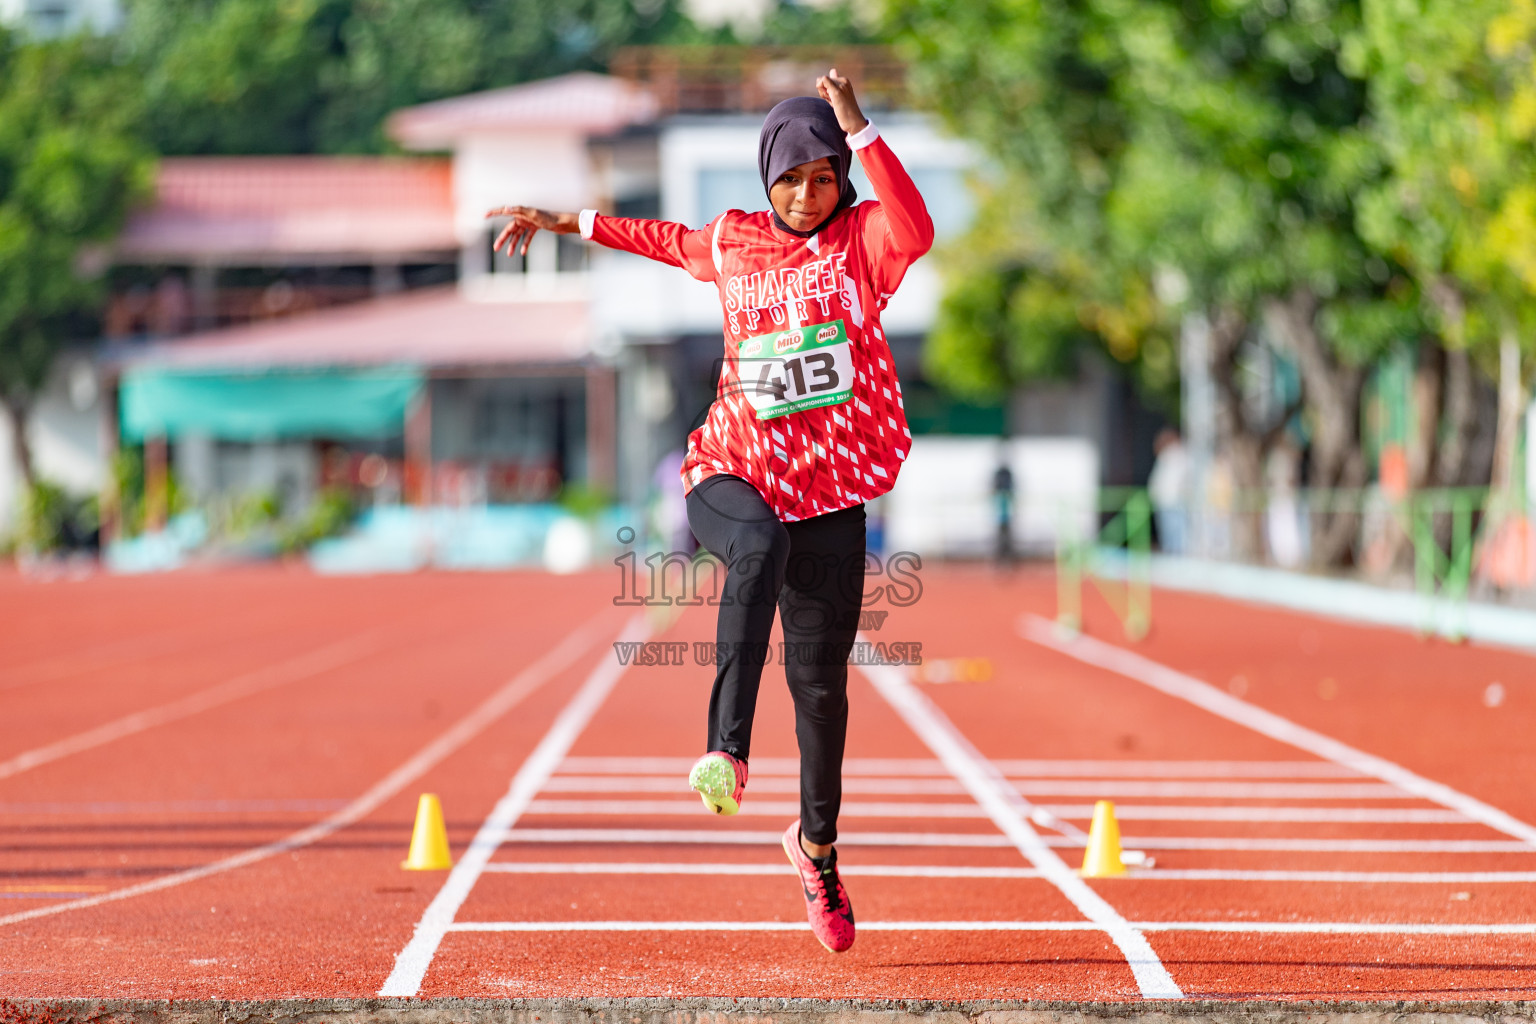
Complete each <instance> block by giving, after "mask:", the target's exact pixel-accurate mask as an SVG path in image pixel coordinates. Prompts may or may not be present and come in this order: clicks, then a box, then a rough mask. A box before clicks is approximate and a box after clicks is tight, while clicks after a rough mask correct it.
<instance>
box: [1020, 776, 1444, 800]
mask: <svg viewBox="0 0 1536 1024" xmlns="http://www.w3.org/2000/svg"><path fill="white" fill-rule="evenodd" d="M1009 781H1010V784H1011V785H1012V786H1013V788H1014V789H1017V790H1018V791H1019V792H1020V793H1023V794H1024V795H1025V796H1089V797H1094V798H1095V799H1100V800H1110V799H1115V798H1119V797H1132V796H1139V797H1149V796H1152V797H1164V798H1170V797H1171V798H1174V799H1179V798H1185V799H1193V798H1207V799H1230V800H1412V799H1414V798H1415V796H1416V794H1410V793H1404V792H1403V791H1402V790H1400V789H1398V788H1397V787H1395V786H1387V785H1382V784H1381V783H1377V782H1366V783H1359V782H1142V781H1139V780H1136V779H1084V780H1077V779H1071V780H1061V781H1051V780H1044V779H1042V780H1031V781H1024V782H1013V781H1012V780H1009Z"/></svg>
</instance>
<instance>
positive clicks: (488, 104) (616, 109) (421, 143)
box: [388, 71, 657, 149]
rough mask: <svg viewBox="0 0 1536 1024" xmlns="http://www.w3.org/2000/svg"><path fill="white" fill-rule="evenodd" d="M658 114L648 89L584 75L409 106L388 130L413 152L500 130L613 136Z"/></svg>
mask: <svg viewBox="0 0 1536 1024" xmlns="http://www.w3.org/2000/svg"><path fill="white" fill-rule="evenodd" d="M656 109H657V107H656V101H655V99H654V98H653V97H652V95H651V93H650V91H649V90H647V89H646V88H644V87H643V86H639V85H635V84H634V83H631V82H626V81H623V80H622V79H618V78H611V77H609V76H607V75H598V74H593V73H592V72H589V71H578V72H574V73H572V74H569V75H559V76H557V77H555V78H546V79H542V80H540V81H537V82H529V83H527V84H525V85H513V86H509V87H507V88H505V89H490V90H487V91H485V92H477V93H471V94H470V95H468V96H455V97H453V98H452V99H446V100H438V101H437V102H436V103H423V104H421V105H420V106H416V107H407V108H405V109H404V110H399V111H396V112H395V113H394V114H393V115H392V116H391V117H390V119H389V122H388V131H389V134H390V137H391V138H393V139H395V141H397V142H399V143H400V144H401V145H403V146H407V147H409V148H411V149H447V148H449V147H451V146H452V145H453V143H454V142H456V141H457V140H459V139H460V138H463V137H464V136H465V135H471V134H485V133H494V132H497V131H516V130H519V129H528V128H558V129H565V130H567V131H573V132H580V133H584V134H595V133H600V132H611V131H616V130H618V129H620V128H623V127H624V126H625V125H630V124H637V123H643V122H646V121H650V120H653V119H654V118H655V116H656Z"/></svg>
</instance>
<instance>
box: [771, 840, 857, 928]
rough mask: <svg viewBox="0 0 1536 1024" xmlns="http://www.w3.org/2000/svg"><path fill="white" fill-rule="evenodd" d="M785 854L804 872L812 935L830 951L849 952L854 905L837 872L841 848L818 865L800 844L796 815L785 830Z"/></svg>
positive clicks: (801, 882) (802, 880)
mask: <svg viewBox="0 0 1536 1024" xmlns="http://www.w3.org/2000/svg"><path fill="white" fill-rule="evenodd" d="M784 853H785V854H787V855H788V857H789V862H790V863H791V864H793V865H794V866H795V870H796V871H797V872H799V874H800V888H801V889H802V890H804V892H805V916H806V917H808V918H809V919H810V921H811V934H813V935H815V936H816V941H818V942H820V943H821V944H822V945H823V946H826V947H827V950H828V952H831V953H842V952H846V951H847V950H848V948H849V947H850V946H852V945H853V904H851V903H849V902H848V893H847V891H845V890H844V889H843V880H842V879H841V878H839V877H838V875H837V851H836V850H833V851H832V852H831V854H829V855H828V856H827V864H826V866H825V867H821V868H818V867H817V866H816V862H815V861H813V860H811V858H810V857H809V856H808V855H807V854H806V852H805V848H804V847H803V846H801V845H800V819H799V818H796V819H795V820H794V821H793V822H792V823H791V824H790V826H789V828H787V829H785V830H784Z"/></svg>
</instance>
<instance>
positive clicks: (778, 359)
mask: <svg viewBox="0 0 1536 1024" xmlns="http://www.w3.org/2000/svg"><path fill="white" fill-rule="evenodd" d="M736 355H737V361H738V364H739V365H738V372H739V374H740V377H741V390H742V394H744V395H745V396H746V397H747V400H748V401H750V402H751V403H752V407H753V408H754V409H756V410H757V418H758V419H760V420H771V419H774V418H775V417H778V416H786V415H788V414H789V413H792V412H803V411H805V410H806V409H819V408H821V407H822V406H824V405H838V404H839V403H842V402H846V401H848V399H849V398H850V397H852V395H853V351H852V347H851V343H850V342H849V340H848V333H847V332H846V331H845V330H844V329H843V322H842V321H841V320H834V321H832V322H831V323H829V324H815V325H814V326H810V327H791V328H790V329H788V330H785V331H777V332H775V333H773V334H759V335H758V336H757V337H755V338H748V339H747V340H746V341H743V342H741V343H740V344H739V345H737V346H736Z"/></svg>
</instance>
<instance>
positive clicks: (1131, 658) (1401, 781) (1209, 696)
mask: <svg viewBox="0 0 1536 1024" xmlns="http://www.w3.org/2000/svg"><path fill="white" fill-rule="evenodd" d="M1019 629H1020V632H1021V633H1022V634H1023V636H1024V637H1025V638H1026V639H1028V640H1030V641H1032V642H1034V643H1037V644H1039V645H1040V646H1042V647H1048V648H1050V649H1051V650H1054V651H1058V652H1060V653H1062V654H1064V655H1066V656H1067V657H1069V658H1075V659H1077V660H1078V661H1081V662H1083V663H1085V664H1088V665H1095V666H1097V667H1099V668H1102V669H1106V670H1108V671H1110V672H1114V673H1116V674H1117V675H1121V676H1124V677H1125V678H1127V679H1133V680H1135V681H1137V682H1139V683H1144V684H1146V685H1147V686H1150V687H1152V688H1153V689H1154V690H1157V691H1159V692H1161V693H1164V694H1167V695H1168V696H1170V697H1176V698H1178V699H1179V700H1183V701H1187V702H1188V703H1190V704H1193V705H1195V706H1196V707H1198V708H1201V709H1203V710H1205V711H1209V712H1210V713H1211V714H1213V715H1216V716H1218V717H1220V718H1225V719H1226V720H1227V721H1229V722H1235V723H1237V724H1238V725H1241V726H1245V727H1246V728H1249V729H1252V730H1253V731H1254V732H1257V733H1259V734H1261V735H1264V736H1268V737H1269V738H1270V739H1273V740H1278V741H1279V742H1281V743H1287V744H1290V745H1291V746H1293V747H1296V748H1297V749H1299V750H1305V751H1306V752H1307V753H1309V754H1315V755H1317V756H1318V757H1321V758H1324V759H1325V760H1328V761H1332V762H1334V763H1335V764H1339V765H1343V766H1345V767H1347V768H1350V769H1353V770H1354V771H1357V772H1359V773H1360V774H1362V775H1368V776H1371V777H1373V778H1377V779H1380V780H1381V781H1383V782H1386V783H1388V784H1390V785H1393V786H1397V787H1398V788H1399V789H1402V790H1404V791H1405V792H1408V793H1412V794H1413V795H1414V796H1417V797H1420V798H1422V799H1424V800H1428V801H1430V802H1431V803H1436V804H1439V805H1440V806H1442V807H1448V808H1450V809H1451V810H1453V811H1457V812H1459V813H1461V814H1464V815H1466V816H1467V817H1468V818H1471V819H1473V820H1474V821H1479V822H1481V823H1483V824H1484V825H1487V826H1488V827H1489V828H1491V829H1494V830H1496V831H1499V832H1503V833H1504V834H1505V835H1509V836H1513V837H1515V838H1516V839H1519V840H1521V841H1523V842H1525V843H1527V844H1530V845H1531V846H1532V847H1533V848H1536V826H1532V825H1530V824H1528V823H1526V822H1524V821H1521V820H1520V819H1518V818H1516V817H1514V816H1513V815H1511V814H1509V813H1507V812H1505V811H1502V810H1500V809H1499V808H1497V807H1494V806H1493V805H1492V804H1487V803H1484V802H1483V801H1481V800H1479V799H1477V798H1476V797H1472V796H1468V795H1467V794H1466V793H1463V792H1461V791H1460V790H1456V789H1452V788H1451V787H1450V786H1447V785H1445V784H1443V783H1440V782H1435V781H1434V780H1433V779H1427V778H1425V777H1424V776H1422V775H1419V774H1417V773H1416V772H1412V771H1409V770H1408V769H1407V768H1404V767H1403V766H1402V765H1399V764H1396V763H1395V762H1392V761H1388V760H1387V759H1386V758H1384V757H1377V756H1376V755H1375V754H1368V753H1366V752H1365V751H1363V750H1359V749H1357V748H1355V747H1351V746H1350V745H1348V744H1347V743H1342V742H1340V741H1339V740H1336V739H1334V738H1333V737H1331V736H1326V735H1324V734H1323V733H1320V732H1317V731H1316V730H1314V729H1308V728H1307V727H1306V726H1303V725H1298V724H1297V723H1295V722H1292V721H1291V720H1290V719H1288V718H1284V717H1282V716H1280V715H1277V714H1275V713H1274V712H1273V711H1268V710H1266V709H1264V708H1261V707H1259V706H1258V705H1256V704H1250V703H1248V702H1247V701H1245V700H1239V699H1238V698H1236V697H1234V696H1232V695H1231V694H1230V693H1227V692H1225V691H1223V690H1219V689H1217V688H1216V687H1214V686H1212V685H1211V684H1209V683H1205V682H1202V681H1200V680H1199V679H1196V678H1195V677H1194V676H1190V675H1186V674H1184V673H1183V672H1179V671H1177V670H1175V669H1172V668H1169V667H1168V666H1166V665H1163V664H1160V663H1158V662H1155V661H1153V660H1152V659H1150V658H1146V657H1143V656H1142V655H1140V654H1136V653H1134V652H1132V651H1128V650H1125V649H1124V648H1123V647H1116V646H1114V645H1113V644H1107V643H1104V642H1103V641H1102V640H1095V639H1094V638H1092V637H1089V636H1084V635H1082V634H1077V635H1076V636H1072V637H1062V636H1061V635H1060V634H1059V632H1058V629H1057V626H1056V624H1055V623H1053V622H1050V621H1048V620H1046V619H1043V618H1041V617H1039V616H1038V615H1026V616H1024V618H1023V619H1022V620H1021V622H1020V625H1019Z"/></svg>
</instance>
